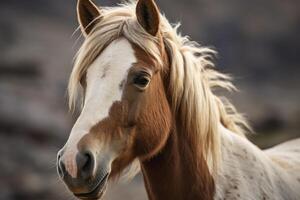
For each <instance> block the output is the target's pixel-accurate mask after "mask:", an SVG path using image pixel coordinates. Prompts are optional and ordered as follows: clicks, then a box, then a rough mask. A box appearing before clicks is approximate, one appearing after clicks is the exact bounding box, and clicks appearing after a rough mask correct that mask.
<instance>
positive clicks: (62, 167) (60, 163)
mask: <svg viewBox="0 0 300 200" xmlns="http://www.w3.org/2000/svg"><path fill="white" fill-rule="evenodd" d="M57 171H58V174H59V176H60V177H61V178H63V177H64V175H65V174H66V167H65V164H64V163H63V161H62V160H61V156H60V155H59V156H58V161H57Z"/></svg>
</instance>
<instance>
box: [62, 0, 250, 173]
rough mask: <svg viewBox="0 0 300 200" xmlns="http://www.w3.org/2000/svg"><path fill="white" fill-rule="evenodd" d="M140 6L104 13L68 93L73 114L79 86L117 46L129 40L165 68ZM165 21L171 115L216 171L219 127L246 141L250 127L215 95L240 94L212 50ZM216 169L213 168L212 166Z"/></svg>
mask: <svg viewBox="0 0 300 200" xmlns="http://www.w3.org/2000/svg"><path fill="white" fill-rule="evenodd" d="M135 6H136V3H134V2H128V3H124V4H120V5H119V6H117V7H112V8H101V11H102V13H103V15H102V16H101V20H97V23H96V25H95V27H94V29H93V30H92V31H91V33H90V34H89V36H88V37H87V38H86V39H85V41H84V43H83V45H82V46H81V48H80V49H79V51H78V53H77V56H76V59H75V64H74V68H73V71H72V73H71V76H70V80H69V86H68V93H69V105H70V108H74V105H75V104H76V99H77V97H78V96H79V92H78V91H80V88H82V87H81V84H80V80H81V78H82V77H83V76H84V74H85V72H86V70H87V68H88V67H89V65H90V64H91V63H92V62H93V61H94V60H95V58H96V57H97V56H98V55H99V54H100V53H101V51H102V50H103V49H104V48H105V47H106V46H108V45H109V44H110V43H111V42H112V41H113V40H115V39H117V38H119V37H121V36H122V37H125V38H127V39H128V40H129V41H130V42H132V43H134V44H135V45H137V46H139V47H140V48H142V49H143V50H144V51H145V52H147V53H148V54H149V55H150V56H151V57H152V58H153V59H154V60H155V61H157V63H159V65H160V66H163V60H162V58H161V51H160V49H159V44H160V41H159V39H158V38H156V37H153V36H151V35H149V34H148V33H146V32H145V31H144V29H143V28H142V27H141V26H140V25H139V24H138V22H137V20H136V16H135ZM178 27H179V25H175V26H172V25H171V24H170V23H169V22H168V20H167V19H166V18H165V16H163V15H161V24H160V33H161V35H162V38H163V42H164V44H165V47H166V49H167V52H168V54H169V58H170V61H171V63H170V65H171V66H170V88H169V90H170V94H171V101H172V109H173V112H174V114H176V116H178V117H179V119H180V120H181V122H183V123H182V126H183V127H182V130H184V131H183V132H184V134H187V137H188V138H189V140H190V141H193V146H195V148H198V150H199V151H200V152H201V154H202V155H203V156H204V158H205V159H206V161H207V162H208V163H209V166H212V167H214V166H216V164H217V163H218V160H219V155H220V140H221V137H220V135H219V131H218V129H219V125H220V123H221V124H223V126H225V127H226V128H228V129H229V130H231V131H232V132H234V133H236V134H239V135H242V136H244V135H245V133H246V131H247V130H250V127H249V125H248V123H247V121H246V120H245V119H244V117H243V116H242V115H241V114H239V113H238V112H237V111H236V109H235V107H234V106H233V105H232V104H231V103H230V102H229V101H228V100H227V99H226V98H222V97H219V96H217V95H215V94H214V92H213V91H214V89H216V88H223V89H225V90H229V91H232V90H235V87H234V86H233V84H232V82H231V77H230V76H228V75H226V74H222V73H220V72H217V71H216V70H215V69H214V64H213V62H212V58H213V56H214V54H215V53H216V52H215V51H213V50H212V49H209V48H206V47H202V46H200V45H199V44H198V43H196V42H192V41H190V40H189V38H188V37H186V36H181V35H180V34H179V33H178ZM210 164H211V165H210Z"/></svg>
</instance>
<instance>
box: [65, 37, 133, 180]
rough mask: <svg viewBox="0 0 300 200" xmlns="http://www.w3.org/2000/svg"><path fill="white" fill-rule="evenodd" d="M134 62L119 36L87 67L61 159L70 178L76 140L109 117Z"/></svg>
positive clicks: (131, 51) (126, 42)
mask: <svg viewBox="0 0 300 200" xmlns="http://www.w3.org/2000/svg"><path fill="white" fill-rule="evenodd" d="M135 62H136V57H135V54H134V50H133V48H132V46H131V44H130V43H129V42H128V40H127V39H125V38H120V39H118V40H115V41H113V42H112V43H111V44H110V45H109V46H108V47H107V48H106V49H105V50H104V51H103V52H102V53H101V55H99V57H98V58H97V59H96V60H95V61H94V62H93V63H92V64H91V66H90V67H89V68H88V70H87V75H86V83H87V88H86V94H85V95H86V96H85V102H84V106H83V109H82V112H81V114H80V116H79V118H78V119H77V121H76V123H75V125H74V126H73V128H72V131H71V134H70V136H69V139H68V141H67V143H66V145H65V148H64V149H65V152H64V155H63V158H62V159H63V161H64V163H65V166H66V170H67V171H68V172H69V174H70V175H71V176H72V177H73V178H75V177H76V176H77V165H76V154H77V153H78V149H77V144H78V142H79V141H80V139H81V138H82V137H84V136H85V135H86V134H88V133H89V131H90V129H91V128H92V127H93V126H94V125H95V124H97V123H98V122H100V121H101V120H103V119H104V118H106V117H107V116H108V113H109V110H110V107H111V106H112V104H113V103H114V102H115V101H118V100H121V97H122V91H121V90H120V88H119V86H120V84H121V82H122V81H123V80H124V79H126V77H127V75H128V70H129V68H130V67H131V66H132V64H133V63H135Z"/></svg>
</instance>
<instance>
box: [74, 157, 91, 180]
mask: <svg viewBox="0 0 300 200" xmlns="http://www.w3.org/2000/svg"><path fill="white" fill-rule="evenodd" d="M76 162H77V167H78V171H79V173H80V174H81V176H82V177H83V178H90V177H91V176H92V173H93V168H94V157H93V155H92V153H91V152H82V153H78V154H77V156H76Z"/></svg>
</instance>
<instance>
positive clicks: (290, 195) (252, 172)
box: [215, 126, 300, 200]
mask: <svg viewBox="0 0 300 200" xmlns="http://www.w3.org/2000/svg"><path fill="white" fill-rule="evenodd" d="M220 133H221V138H222V139H221V140H222V141H221V143H222V147H221V149H222V161H221V163H220V168H219V171H218V174H217V175H216V177H215V182H216V189H217V191H216V196H215V199H216V200H217V199H218V200H219V199H246V200H258V199H260V200H264V199H265V200H267V199H270V200H271V199H272V200H273V199H274V200H298V199H300V139H298V140H294V141H290V142H287V143H284V144H281V145H279V146H276V147H273V148H272V149H269V150H266V151H262V150H260V149H259V148H257V147H256V146H255V145H253V144H252V143H251V142H250V141H249V140H247V139H246V138H244V137H241V136H239V135H237V134H234V133H232V132H231V131H229V130H228V129H226V128H224V127H223V126H221V128H220ZM276 160H279V161H280V162H278V161H277V162H276ZM282 163H284V164H282Z"/></svg>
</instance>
